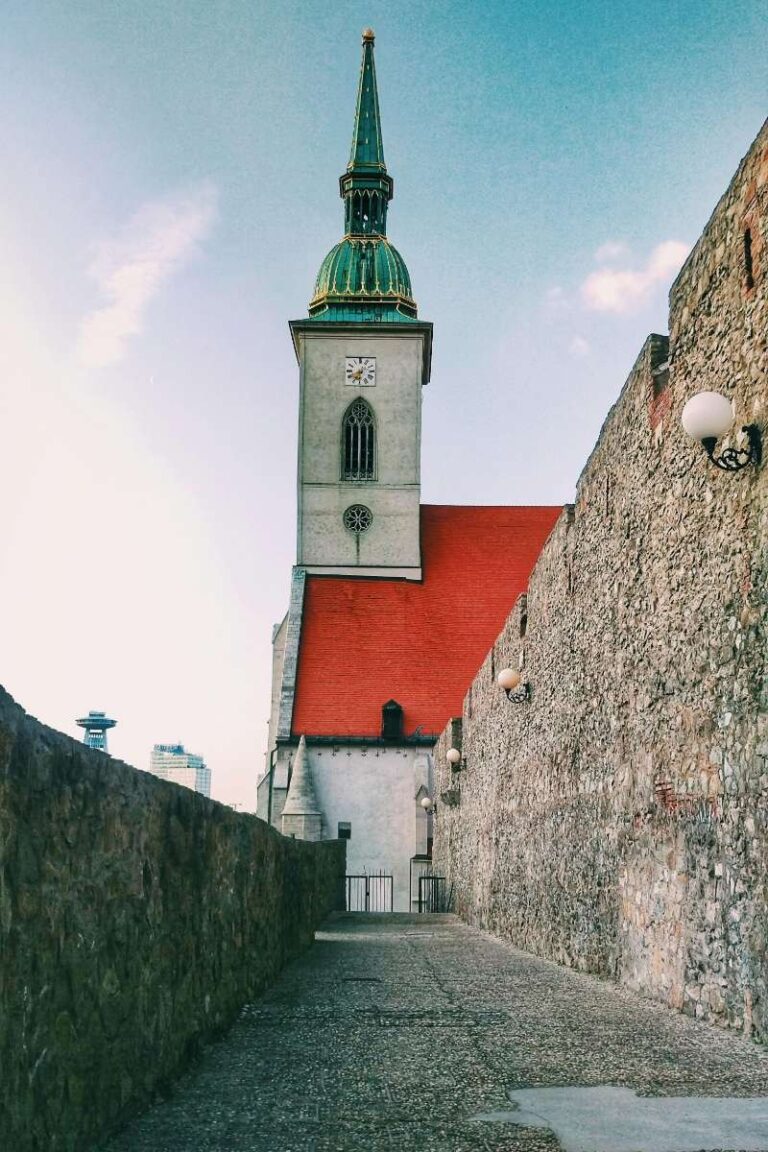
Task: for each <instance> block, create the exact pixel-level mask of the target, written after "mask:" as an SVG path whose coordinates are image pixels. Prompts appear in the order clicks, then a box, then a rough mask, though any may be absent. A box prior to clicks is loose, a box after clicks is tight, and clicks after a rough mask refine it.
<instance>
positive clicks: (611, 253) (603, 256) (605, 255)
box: [595, 240, 629, 264]
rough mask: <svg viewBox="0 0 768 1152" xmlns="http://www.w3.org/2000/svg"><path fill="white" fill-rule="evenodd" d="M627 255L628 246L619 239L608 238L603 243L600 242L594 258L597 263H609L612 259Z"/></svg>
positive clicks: (619, 258)
mask: <svg viewBox="0 0 768 1152" xmlns="http://www.w3.org/2000/svg"><path fill="white" fill-rule="evenodd" d="M628 255H629V248H628V247H627V245H626V244H625V243H624V242H623V241H621V240H608V241H606V243H605V244H601V245H600V247H599V248H598V250H597V252H595V260H596V261H597V263H598V264H611V263H612V262H613V261H614V260H621V259H622V257H624V256H628Z"/></svg>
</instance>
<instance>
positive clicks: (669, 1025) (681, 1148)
mask: <svg viewBox="0 0 768 1152" xmlns="http://www.w3.org/2000/svg"><path fill="white" fill-rule="evenodd" d="M601 1086H611V1087H601ZM555 1089H560V1090H561V1091H553V1090H555ZM574 1089H578V1090H579V1091H573V1090H574ZM598 1089H599V1090H598ZM562 1090H566V1091H562ZM585 1090H589V1091H587V1092H586V1094H585ZM627 1090H631V1091H627ZM646 1097H650V1098H652V1099H650V1100H649V1099H644V1098H646ZM683 1097H687V1098H689V1099H687V1100H682V1099H681V1098H683ZM761 1097H765V1098H768V1051H766V1050H764V1049H762V1048H760V1047H758V1046H757V1045H756V1044H753V1043H751V1042H749V1041H747V1040H744V1039H743V1038H742V1037H740V1036H738V1035H736V1034H734V1033H732V1032H726V1031H723V1030H720V1029H717V1028H713V1027H711V1026H709V1025H705V1024H701V1023H697V1022H695V1021H693V1020H691V1019H689V1018H687V1017H684V1016H681V1015H679V1014H677V1013H676V1012H672V1011H670V1010H668V1009H666V1008H664V1007H662V1006H660V1005H658V1004H654V1003H652V1002H649V1001H647V1000H643V999H642V998H640V997H639V996H636V995H634V994H633V993H631V992H628V991H626V990H624V989H619V988H616V987H615V986H613V985H612V984H610V983H607V982H604V981H599V980H596V979H593V978H592V977H589V976H584V975H581V974H579V973H576V972H573V971H571V970H570V969H567V968H561V967H559V966H558V965H556V964H551V963H549V962H548V961H545V960H539V959H537V958H536V957H533V956H530V955H528V954H527V953H524V952H519V951H517V950H516V949H514V948H512V947H511V946H510V945H508V944H506V943H504V942H502V941H499V940H495V939H494V938H492V937H490V936H487V935H485V934H483V933H481V932H478V931H476V930H474V929H472V928H468V927H467V926H465V925H464V924H462V923H460V922H459V921H458V920H456V919H455V918H454V917H451V916H408V915H389V916H363V915H359V914H349V915H345V916H340V917H338V918H335V919H333V920H331V921H329V922H328V924H327V925H325V929H324V931H322V932H319V933H318V935H317V942H316V944H315V946H314V948H313V949H312V950H311V951H310V952H309V953H307V954H306V955H305V956H303V957H302V958H301V959H300V960H298V961H297V962H295V963H294V964H292V965H291V966H290V967H289V968H288V969H287V970H286V971H285V973H284V974H283V976H282V978H281V980H280V982H279V983H278V984H276V985H275V986H274V987H273V988H272V989H271V990H270V991H269V992H268V993H267V994H266V995H265V996H264V997H262V998H261V999H260V1000H259V1001H257V1002H256V1003H254V1004H252V1005H249V1006H248V1007H247V1008H245V1009H244V1010H243V1012H242V1015H241V1017H240V1019H239V1021H238V1022H237V1023H236V1025H235V1026H234V1028H233V1029H232V1030H231V1032H230V1033H229V1034H228V1035H227V1036H226V1037H225V1038H224V1039H223V1040H222V1041H221V1042H220V1043H218V1044H214V1045H212V1046H210V1047H209V1048H207V1049H206V1051H205V1052H204V1054H203V1056H202V1057H201V1059H200V1061H199V1062H198V1063H197V1064H196V1065H195V1067H194V1068H192V1069H191V1070H190V1071H189V1072H188V1073H187V1074H186V1075H185V1076H184V1077H182V1079H180V1080H179V1081H178V1083H177V1085H176V1086H175V1088H174V1091H173V1094H172V1096H171V1098H170V1099H169V1100H167V1101H165V1102H163V1103H161V1104H158V1105H156V1106H155V1107H154V1108H153V1109H151V1110H150V1111H149V1112H148V1113H146V1114H145V1115H144V1116H143V1117H141V1118H140V1119H139V1120H138V1121H136V1122H135V1123H134V1124H132V1125H131V1126H130V1127H129V1129H127V1130H126V1131H124V1132H123V1133H122V1134H121V1135H120V1136H119V1137H117V1138H116V1139H115V1140H113V1141H112V1142H111V1143H110V1144H109V1145H108V1152H384V1150H387V1152H432V1150H436V1149H440V1150H441V1152H475V1150H481V1149H482V1150H484V1152H513V1150H514V1152H556V1150H558V1149H564V1150H566V1152H577V1150H578V1152H583V1150H588V1152H593V1148H592V1146H593V1145H594V1152H626V1150H627V1149H631V1152H643V1150H645V1149H647V1150H648V1152H658V1150H660V1149H661V1148H664V1149H665V1150H667V1149H669V1150H671V1152H694V1150H695V1152H712V1150H715V1149H717V1150H718V1152H725V1150H728V1152H747V1150H748V1152H754V1150H755V1149H759V1150H760V1152H768V1109H767V1108H766V1102H767V1101H765V1100H762V1099H760V1098H761ZM659 1098H661V1099H659ZM671 1098H675V1099H674V1100H673V1099H671ZM703 1098H707V1099H706V1100H705V1099H703ZM636 1107H639V1108H640V1113H639V1115H637V1114H635V1113H634V1112H633V1111H632V1109H633V1108H636ZM644 1109H645V1110H646V1111H643V1110H644ZM680 1124H682V1125H683V1127H679V1125H680ZM685 1125H687V1127H685ZM761 1126H762V1127H761ZM691 1141H693V1143H692V1142H691ZM696 1141H698V1142H696ZM733 1141H735V1142H733ZM628 1142H629V1143H628ZM636 1142H637V1143H636Z"/></svg>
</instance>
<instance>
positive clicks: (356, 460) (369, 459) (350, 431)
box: [341, 399, 376, 480]
mask: <svg viewBox="0 0 768 1152" xmlns="http://www.w3.org/2000/svg"><path fill="white" fill-rule="evenodd" d="M375 475H376V426H375V423H374V419H373V412H372V411H371V408H370V406H369V405H368V404H366V402H365V400H360V399H358V400H353V402H352V403H351V404H350V406H349V408H347V411H346V413H345V415H344V423H343V425H342V431H341V478H342V480H373V479H375Z"/></svg>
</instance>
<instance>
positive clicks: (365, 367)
mask: <svg viewBox="0 0 768 1152" xmlns="http://www.w3.org/2000/svg"><path fill="white" fill-rule="evenodd" d="M344 379H345V381H346V383H347V384H353V385H355V384H356V385H357V386H358V388H372V387H373V385H374V384H375V383H376V360H375V358H374V357H373V356H347V360H346V365H345V369H344Z"/></svg>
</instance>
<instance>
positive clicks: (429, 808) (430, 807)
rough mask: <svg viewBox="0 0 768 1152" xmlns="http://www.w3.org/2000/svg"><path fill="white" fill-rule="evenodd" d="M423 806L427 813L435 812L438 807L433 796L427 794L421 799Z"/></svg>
mask: <svg viewBox="0 0 768 1152" xmlns="http://www.w3.org/2000/svg"><path fill="white" fill-rule="evenodd" d="M421 806H422V808H423V809H424V811H425V812H426V813H427V814H429V813H430V812H434V810H435V807H436V805H435V802H434V800H433V799H432V797H431V796H425V797H424V798H423V799H422V801H421Z"/></svg>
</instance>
